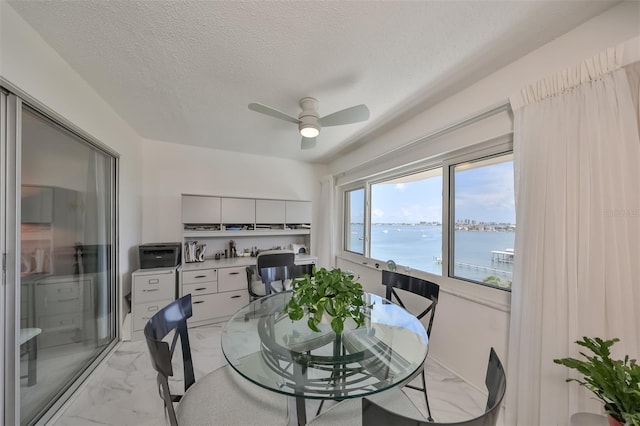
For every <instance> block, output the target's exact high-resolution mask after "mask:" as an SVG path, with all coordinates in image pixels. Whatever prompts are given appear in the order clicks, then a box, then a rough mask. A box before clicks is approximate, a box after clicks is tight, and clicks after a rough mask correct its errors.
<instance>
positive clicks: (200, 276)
mask: <svg viewBox="0 0 640 426" xmlns="http://www.w3.org/2000/svg"><path fill="white" fill-rule="evenodd" d="M194 278H207V276H206V275H196V276H195V277H194Z"/></svg>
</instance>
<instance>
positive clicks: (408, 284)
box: [382, 271, 440, 336]
mask: <svg viewBox="0 0 640 426" xmlns="http://www.w3.org/2000/svg"><path fill="white" fill-rule="evenodd" d="M382 285H384V286H386V287H387V292H386V296H385V297H386V298H387V299H388V300H391V301H392V302H393V301H395V302H396V303H398V304H399V305H400V306H402V307H403V308H405V309H406V307H405V305H404V303H403V301H402V300H401V299H400V296H399V294H398V292H396V290H395V289H400V290H405V291H408V292H410V293H413V294H417V295H419V296H422V297H424V298H426V299H429V300H430V302H429V305H428V306H427V307H426V308H425V309H424V310H423V311H422V312H420V313H418V314H414V315H416V317H417V318H418V319H422V318H423V317H424V316H425V315H429V318H428V319H429V321H428V325H427V336H431V327H432V326H433V319H434V317H435V315H436V306H437V304H438V295H439V294H440V286H439V285H438V284H436V283H432V282H431V281H427V280H423V279H420V278H416V277H411V276H409V275H403V274H399V273H397V272H392V271H382Z"/></svg>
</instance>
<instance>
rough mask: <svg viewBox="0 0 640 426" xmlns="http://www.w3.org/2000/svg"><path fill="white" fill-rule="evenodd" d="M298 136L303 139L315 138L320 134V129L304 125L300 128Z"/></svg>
mask: <svg viewBox="0 0 640 426" xmlns="http://www.w3.org/2000/svg"><path fill="white" fill-rule="evenodd" d="M300 134H301V135H302V136H303V137H305V138H315V137H316V136H318V135H319V134H320V129H319V128H317V127H316V126H314V125H312V124H304V125H301V126H300Z"/></svg>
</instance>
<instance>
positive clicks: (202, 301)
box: [193, 300, 204, 305]
mask: <svg viewBox="0 0 640 426" xmlns="http://www.w3.org/2000/svg"><path fill="white" fill-rule="evenodd" d="M198 303H204V300H198V301H197V302H193V304H194V305H197V304H198Z"/></svg>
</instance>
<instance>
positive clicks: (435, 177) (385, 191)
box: [371, 168, 442, 274]
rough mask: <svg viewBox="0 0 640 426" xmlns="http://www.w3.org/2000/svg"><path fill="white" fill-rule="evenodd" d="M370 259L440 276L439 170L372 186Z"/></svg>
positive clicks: (440, 195)
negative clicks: (392, 262)
mask: <svg viewBox="0 0 640 426" xmlns="http://www.w3.org/2000/svg"><path fill="white" fill-rule="evenodd" d="M371 257H372V258H374V259H379V260H385V261H386V260H393V261H394V262H396V263H397V264H399V265H404V266H405V267H409V268H415V269H420V270H423V271H427V272H433V273H437V274H440V273H441V270H442V265H441V262H442V169H441V168H437V169H433V170H427V171H423V172H420V173H414V174H411V175H407V176H402V177H398V178H394V179H389V180H385V181H382V182H378V183H374V184H372V185H371Z"/></svg>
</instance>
